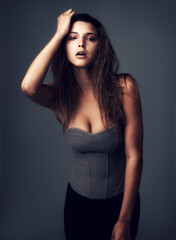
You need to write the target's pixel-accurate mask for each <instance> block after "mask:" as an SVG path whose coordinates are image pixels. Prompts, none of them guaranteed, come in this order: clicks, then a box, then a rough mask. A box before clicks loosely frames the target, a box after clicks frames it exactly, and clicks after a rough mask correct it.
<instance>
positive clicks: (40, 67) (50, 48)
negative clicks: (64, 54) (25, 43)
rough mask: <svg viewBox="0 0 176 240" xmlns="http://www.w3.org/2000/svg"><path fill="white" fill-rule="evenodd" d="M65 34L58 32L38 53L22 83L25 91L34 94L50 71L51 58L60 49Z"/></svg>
mask: <svg viewBox="0 0 176 240" xmlns="http://www.w3.org/2000/svg"><path fill="white" fill-rule="evenodd" d="M63 37H64V35H63V34H60V33H59V32H56V33H55V34H54V36H53V37H52V39H51V40H50V41H49V43H48V44H47V45H46V46H45V47H44V48H43V49H42V51H41V52H40V53H39V54H38V55H37V57H36V58H35V59H34V61H33V62H32V64H31V65H30V67H29V68H28V70H27V73H26V75H25V77H24V79H23V81H22V83H21V87H22V89H23V90H24V91H28V93H29V94H31V95H32V94H34V93H35V92H36V91H37V89H38V87H39V86H40V84H41V83H42V81H43V80H44V77H45V75H46V73H47V71H48V68H49V65H50V62H51V59H52V57H53V55H54V53H55V52H56V50H57V49H58V47H59V45H60V43H61V41H62V39H63Z"/></svg>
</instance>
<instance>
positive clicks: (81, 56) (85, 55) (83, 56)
mask: <svg viewBox="0 0 176 240" xmlns="http://www.w3.org/2000/svg"><path fill="white" fill-rule="evenodd" d="M78 53H82V54H84V55H78ZM75 55H76V57H77V58H86V57H87V54H86V51H78V52H77V53H76V54H75Z"/></svg>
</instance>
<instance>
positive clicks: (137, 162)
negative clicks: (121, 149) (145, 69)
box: [112, 77, 143, 240]
mask: <svg viewBox="0 0 176 240" xmlns="http://www.w3.org/2000/svg"><path fill="white" fill-rule="evenodd" d="M122 102H123V109H124V114H125V152H126V172H125V188H124V196H123V201H122V207H121V211H120V215H119V219H118V220H117V223H116V224H115V226H114V229H113V233H112V236H113V235H114V238H112V239H113V240H120V239H124V240H130V222H131V218H132V213H133V209H134V205H135V201H136V198H137V194H138V190H139V185H140V179H141V173H142V165H143V121H142V109H141V101H140V95H139V91H138V88H137V87H136V86H135V84H134V82H133V79H131V77H127V79H126V85H125V84H124V91H123V97H122Z"/></svg>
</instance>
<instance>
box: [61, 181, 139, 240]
mask: <svg viewBox="0 0 176 240" xmlns="http://www.w3.org/2000/svg"><path fill="white" fill-rule="evenodd" d="M122 200H123V193H121V194H118V195H117V196H115V197H112V198H109V199H89V198H86V197H83V196H81V195H79V194H78V193H76V192H75V191H74V190H73V189H72V188H71V186H70V184H68V187H67V192H66V199H65V208H64V225H65V235H66V239H67V240H111V234H112V230H113V228H114V225H115V223H116V222H117V219H118V216H119V213H120V209H121V204H122ZM139 214H140V197H139V194H138V197H137V200H136V204H135V207H134V211H133V216H132V220H131V240H134V239H135V237H136V234H137V229H138V223H139Z"/></svg>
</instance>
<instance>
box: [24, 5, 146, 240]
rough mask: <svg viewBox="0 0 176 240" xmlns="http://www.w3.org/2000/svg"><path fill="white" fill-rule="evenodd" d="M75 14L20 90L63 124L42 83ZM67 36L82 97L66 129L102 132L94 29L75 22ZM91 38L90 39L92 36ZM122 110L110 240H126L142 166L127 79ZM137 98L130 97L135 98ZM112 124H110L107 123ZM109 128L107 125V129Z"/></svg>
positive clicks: (64, 17)
mask: <svg viewBox="0 0 176 240" xmlns="http://www.w3.org/2000/svg"><path fill="white" fill-rule="evenodd" d="M74 14H75V12H74V11H73V10H72V9H69V10H68V11H66V12H65V13H63V14H61V15H60V16H59V17H58V19H57V30H56V33H55V34H54V36H53V38H52V39H51V40H50V42H49V43H48V44H47V45H46V46H45V47H44V48H43V49H42V51H41V52H40V53H39V54H38V55H37V57H36V58H35V59H34V61H33V62H32V64H31V65H30V67H29V69H28V71H27V73H26V75H25V77H24V79H23V81H22V84H21V89H22V91H23V92H24V94H26V95H27V96H28V97H29V98H30V99H31V100H32V101H34V102H36V103H38V104H40V105H42V106H44V107H47V108H50V109H51V110H52V111H54V112H55V114H56V115H57V117H58V119H59V120H60V121H61V123H63V119H62V117H61V114H60V112H59V109H55V108H54V88H53V84H52V83H43V80H44V78H45V76H46V73H47V71H48V68H49V65H50V62H51V59H52V57H53V55H54V53H55V51H57V49H58V47H59V44H60V43H61V41H62V40H63V38H64V37H65V36H66V35H67V34H68V33H69V29H70V22H71V18H72V16H73V15H74ZM71 32H74V34H73V33H72V37H73V38H74V40H69V41H68V42H67V43H66V50H67V54H68V59H69V61H70V62H71V63H72V64H73V67H74V74H75V77H76V80H77V81H78V83H79V84H80V86H81V88H82V90H83V93H84V94H83V95H82V96H80V99H79V104H78V106H77V108H76V110H75V113H74V115H73V117H72V119H71V121H70V123H69V126H68V128H70V127H77V128H80V129H82V130H84V131H87V132H91V133H98V132H100V131H102V130H104V129H105V128H104V126H103V123H102V121H101V117H100V109H99V106H98V103H97V101H96V100H95V98H94V95H93V90H92V85H91V74H90V72H89V64H91V62H92V61H93V60H94V58H95V55H94V52H96V47H97V46H98V39H97V38H96V40H95V41H91V40H90V39H89V38H88V36H87V33H88V32H89V33H90V32H91V33H93V34H94V35H95V37H96V29H95V28H94V27H93V26H92V25H91V24H89V23H85V22H76V23H74V24H73V26H72V29H71ZM75 32H76V33H75ZM93 34H92V35H91V36H93ZM77 50H85V51H87V58H85V59H77V58H75V57H74V55H72V52H74V53H75V51H77ZM122 85H123V87H124V94H123V102H122V103H123V108H124V114H125V118H126V122H125V136H124V137H125V151H126V174H125V189H124V198H123V202H122V207H121V211H120V215H119V218H118V219H117V222H116V224H115V226H114V228H113V230H112V237H111V240H130V221H131V217H132V212H133V208H134V204H135V200H136V197H137V193H138V189H139V185H140V178H141V172H142V162H143V158H142V156H143V152H142V149H143V146H142V145H143V122H142V110H141V101H140V96H139V93H138V92H137V93H136V90H135V88H134V85H133V82H132V80H131V79H130V78H129V77H128V78H127V86H125V85H124V83H123V82H122ZM136 94H137V96H138V97H134V96H133V95H136ZM111 124H113V123H111ZM111 124H110V125H111Z"/></svg>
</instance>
